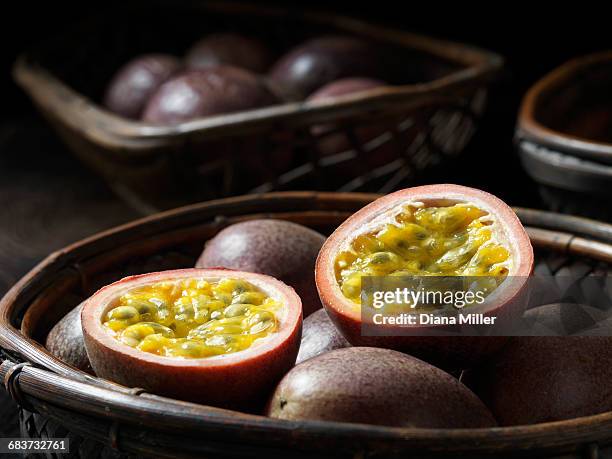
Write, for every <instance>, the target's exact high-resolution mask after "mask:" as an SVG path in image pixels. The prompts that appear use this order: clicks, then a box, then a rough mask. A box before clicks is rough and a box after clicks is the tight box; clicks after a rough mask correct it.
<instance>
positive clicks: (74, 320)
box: [45, 303, 94, 374]
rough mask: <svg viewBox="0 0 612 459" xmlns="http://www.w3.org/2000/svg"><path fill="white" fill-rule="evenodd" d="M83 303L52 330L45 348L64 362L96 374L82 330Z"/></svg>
mask: <svg viewBox="0 0 612 459" xmlns="http://www.w3.org/2000/svg"><path fill="white" fill-rule="evenodd" d="M82 309H83V303H81V304H79V305H78V306H77V307H76V308H74V309H73V310H72V311H70V312H69V313H68V314H66V315H65V316H64V317H63V318H62V320H60V321H59V322H58V323H57V324H55V326H54V327H53V328H52V329H51V331H50V332H49V334H48V335H47V341H46V343H45V347H46V348H47V350H48V351H49V352H50V353H51V354H53V355H54V356H55V357H57V358H58V359H60V360H61V361H62V362H64V363H67V364H68V365H72V366H73V367H76V368H78V369H79V370H83V371H85V372H87V373H89V374H94V372H93V368H91V364H90V363H89V358H88V357H87V351H86V350H85V342H84V341H83V330H82V329H81V310H82Z"/></svg>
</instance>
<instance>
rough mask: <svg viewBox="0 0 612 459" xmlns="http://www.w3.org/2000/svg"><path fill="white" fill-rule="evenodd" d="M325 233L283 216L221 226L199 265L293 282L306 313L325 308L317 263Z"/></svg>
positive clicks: (206, 247) (306, 314)
mask: <svg viewBox="0 0 612 459" xmlns="http://www.w3.org/2000/svg"><path fill="white" fill-rule="evenodd" d="M324 241H325V236H323V235H322V234H320V233H317V232H316V231H313V230H311V229H310V228H306V227H305V226H302V225H298V224H296V223H292V222H288V221H283V220H273V219H265V220H250V221H246V222H241V223H236V224H234V225H231V226H228V227H227V228H225V229H223V230H221V231H220V232H219V233H218V234H217V235H216V236H215V237H214V238H212V239H211V240H210V241H208V242H207V243H206V246H205V248H204V251H203V252H202V255H201V256H200V258H199V260H198V261H197V263H196V267H197V268H214V267H223V268H229V269H237V270H241V271H249V272H256V273H261V274H267V275H268V276H272V277H274V278H276V279H279V280H281V281H283V282H285V283H286V284H288V285H290V286H292V287H293V288H294V289H295V291H296V292H297V294H298V295H299V296H300V298H301V299H302V305H303V308H304V317H306V316H308V315H309V314H311V313H312V312H314V311H316V310H317V309H320V308H321V301H320V300H319V295H318V293H317V287H316V285H315V281H314V266H315V261H316V259H317V255H318V253H319V250H320V249H321V246H322V245H323V242H324Z"/></svg>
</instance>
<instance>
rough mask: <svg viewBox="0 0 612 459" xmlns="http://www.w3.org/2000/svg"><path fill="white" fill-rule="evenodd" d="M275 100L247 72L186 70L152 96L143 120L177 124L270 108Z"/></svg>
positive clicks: (224, 69) (216, 68)
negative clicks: (213, 116)
mask: <svg viewBox="0 0 612 459" xmlns="http://www.w3.org/2000/svg"><path fill="white" fill-rule="evenodd" d="M275 102H276V99H275V97H274V96H273V95H272V93H271V92H270V91H268V89H267V88H266V86H265V85H264V84H263V82H262V81H261V80H260V79H259V78H258V77H257V76H255V75H254V74H252V73H251V72H249V71H247V70H242V69H238V68H235V67H230V66H218V67H212V68H208V69H200V70H187V71H185V72H183V73H181V74H180V75H177V76H175V77H173V78H172V79H170V80H168V81H167V82H165V83H164V84H162V85H161V86H160V87H159V88H158V90H157V91H156V92H155V94H153V96H152V97H151V99H150V100H149V102H148V103H147V105H146V107H145V109H144V113H143V116H142V119H143V120H144V121H147V122H150V123H158V124H175V123H180V122H183V121H188V120H191V119H194V118H201V117H205V116H212V115H219V114H223V113H232V112H237V111H240V110H250V109H255V108H261V107H264V106H266V105H271V104H274V103H275Z"/></svg>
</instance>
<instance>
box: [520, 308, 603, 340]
mask: <svg viewBox="0 0 612 459" xmlns="http://www.w3.org/2000/svg"><path fill="white" fill-rule="evenodd" d="M609 316H610V314H609V313H607V312H604V311H602V310H601V309H597V308H595V307H593V306H589V305H586V304H584V305H583V304H576V303H553V304H546V305H543V306H538V307H536V308H532V309H529V310H528V311H526V312H525V316H524V323H525V325H526V326H528V327H529V329H530V333H529V334H530V335H533V336H552V335H560V336H568V335H576V334H583V333H586V332H587V330H591V329H593V328H596V327H599V326H600V325H601V324H602V323H604V322H605V319H606V318H608V317H609Z"/></svg>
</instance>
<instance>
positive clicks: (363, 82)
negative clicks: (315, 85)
mask: <svg viewBox="0 0 612 459" xmlns="http://www.w3.org/2000/svg"><path fill="white" fill-rule="evenodd" d="M385 85H386V83H384V82H383V81H381V80H375V79H372V78H343V79H341V80H337V81H333V82H331V83H329V84H326V85H325V86H323V87H321V88H319V89H318V90H317V91H315V92H314V93H313V94H311V95H310V96H309V97H308V99H306V100H307V101H308V102H317V101H324V100H333V99H335V98H337V97H341V96H346V95H349V94H355V93H360V92H365V91H368V90H370V89H375V88H380V87H382V86H385ZM311 132H312V135H313V136H314V137H315V138H317V139H318V140H317V145H318V148H319V151H320V153H321V154H322V155H324V156H330V155H334V154H338V153H342V152H345V151H348V150H352V149H354V148H355V146H354V145H353V143H352V142H351V140H350V139H349V137H348V135H347V134H345V133H343V132H338V126H336V125H330V124H328V125H317V126H313V127H312V129H311ZM330 132H333V133H330ZM387 133H388V134H387ZM353 134H354V135H355V140H356V141H357V142H358V143H359V145H361V146H363V147H364V148H365V149H366V150H368V152H369V153H370V154H368V155H367V157H365V158H363V161H365V163H364V164H366V165H367V167H377V166H381V165H383V164H386V163H389V162H391V161H392V160H393V159H396V158H397V150H396V145H395V142H393V141H392V139H389V138H384V136H385V135H388V136H391V134H390V132H389V126H388V125H382V124H375V123H368V124H367V125H362V126H359V127H357V128H356V129H355V130H354V132H353ZM350 172H351V173H352V176H354V175H355V174H356V173H357V172H354V171H350Z"/></svg>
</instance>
